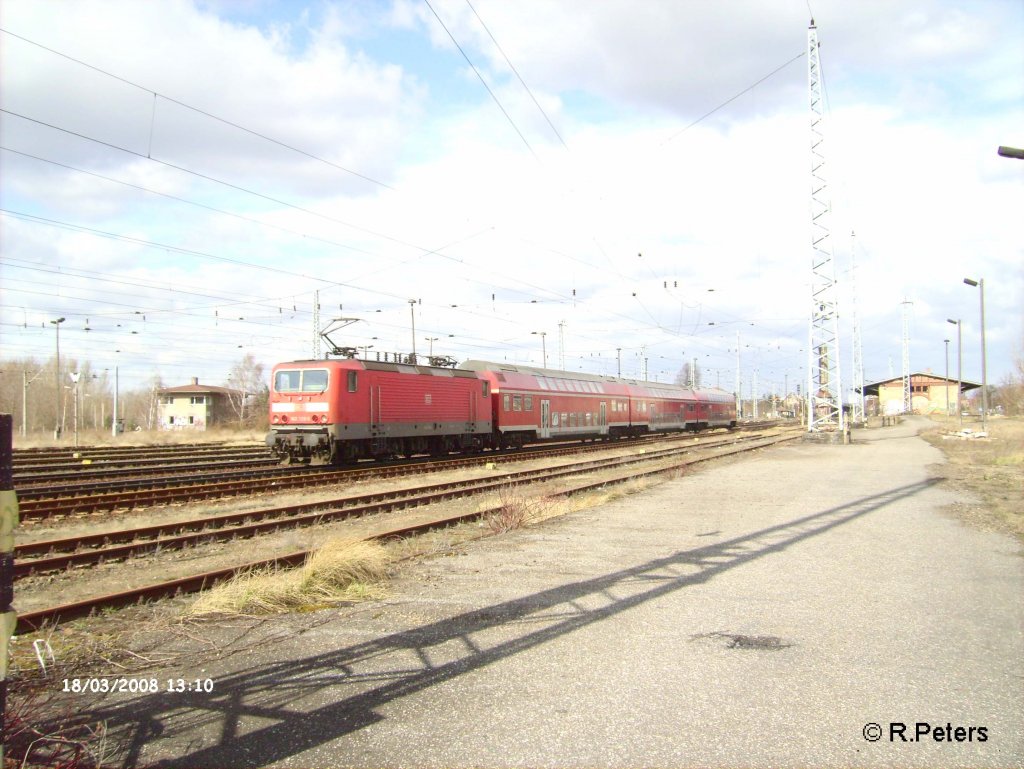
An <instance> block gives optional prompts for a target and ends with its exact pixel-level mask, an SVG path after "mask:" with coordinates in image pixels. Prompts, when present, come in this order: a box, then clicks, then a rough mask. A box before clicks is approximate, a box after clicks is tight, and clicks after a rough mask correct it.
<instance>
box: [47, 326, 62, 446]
mask: <svg viewBox="0 0 1024 769" xmlns="http://www.w3.org/2000/svg"><path fill="white" fill-rule="evenodd" d="M63 322H64V318H57V320H51V321H50V323H52V324H53V328H54V330H55V331H56V332H57V333H56V336H57V365H56V369H57V370H56V372H55V373H54V389H55V390H56V391H57V395H56V396H55V398H56V404H57V410H56V412H55V416H54V419H55V420H56V422H55V425H54V428H53V437H54V439H55V440H60V324H61V323H63Z"/></svg>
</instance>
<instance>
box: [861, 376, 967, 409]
mask: <svg viewBox="0 0 1024 769" xmlns="http://www.w3.org/2000/svg"><path fill="white" fill-rule="evenodd" d="M961 385H962V390H961V395H960V408H962V409H963V408H966V407H967V401H966V399H965V398H964V394H965V393H967V392H969V391H971V390H975V389H977V388H979V387H981V384H980V383H978V382H969V381H967V380H966V379H964V380H963V381H962V382H961ZM864 395H865V396H868V397H872V396H874V397H876V398H878V413H879V414H881V415H891V414H901V413H903V377H893V378H889V379H883V380H882V381H880V382H872V383H871V384H865V385H864ZM956 403H957V397H956V379H947V378H946V377H943V376H938V375H937V374H933V373H932V372H931V371H924V372H921V373H917V374H911V375H910V404H911V413H913V414H956V413H957V411H956Z"/></svg>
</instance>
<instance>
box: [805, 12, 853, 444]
mask: <svg viewBox="0 0 1024 769" xmlns="http://www.w3.org/2000/svg"><path fill="white" fill-rule="evenodd" d="M807 86H808V91H809V96H810V108H811V324H810V340H809V341H810V344H809V349H808V351H807V354H808V366H807V406H808V408H807V430H808V432H823V431H829V430H840V431H842V430H843V429H844V427H845V424H844V417H843V388H842V381H841V379H840V376H839V304H838V290H837V288H836V277H835V264H834V262H833V259H832V238H831V232H830V230H829V218H830V214H831V212H832V205H831V198H830V195H829V190H828V184H827V183H826V182H825V177H824V165H825V157H824V154H823V153H824V147H823V140H824V135H823V132H822V131H823V125H822V124H823V121H824V102H823V100H822V90H823V89H822V79H821V61H820V59H819V56H818V28H817V27H816V26H815V25H814V19H811V25H810V26H809V27H808V28H807Z"/></svg>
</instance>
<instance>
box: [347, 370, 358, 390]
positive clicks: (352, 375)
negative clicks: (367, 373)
mask: <svg viewBox="0 0 1024 769" xmlns="http://www.w3.org/2000/svg"><path fill="white" fill-rule="evenodd" d="M358 386H359V372H358V371H349V372H348V391H349V392H350V393H354V392H355V391H356V388H357V387H358Z"/></svg>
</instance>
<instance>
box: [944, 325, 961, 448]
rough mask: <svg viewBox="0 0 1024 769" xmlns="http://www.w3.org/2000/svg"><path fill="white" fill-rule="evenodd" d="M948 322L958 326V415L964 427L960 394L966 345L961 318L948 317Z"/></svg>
mask: <svg viewBox="0 0 1024 769" xmlns="http://www.w3.org/2000/svg"><path fill="white" fill-rule="evenodd" d="M946 323H952V324H953V325H954V326H956V415H957V418H958V419H959V420H960V429H961V430H962V429H963V428H964V412H963V411H962V410H961V409H960V396H961V394H962V393H963V391H964V385H963V370H964V369H963V366H964V355H963V352H964V347H963V338H962V335H961V334H960V319H959V318H957V319H956V320H953V319H952V318H946Z"/></svg>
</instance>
